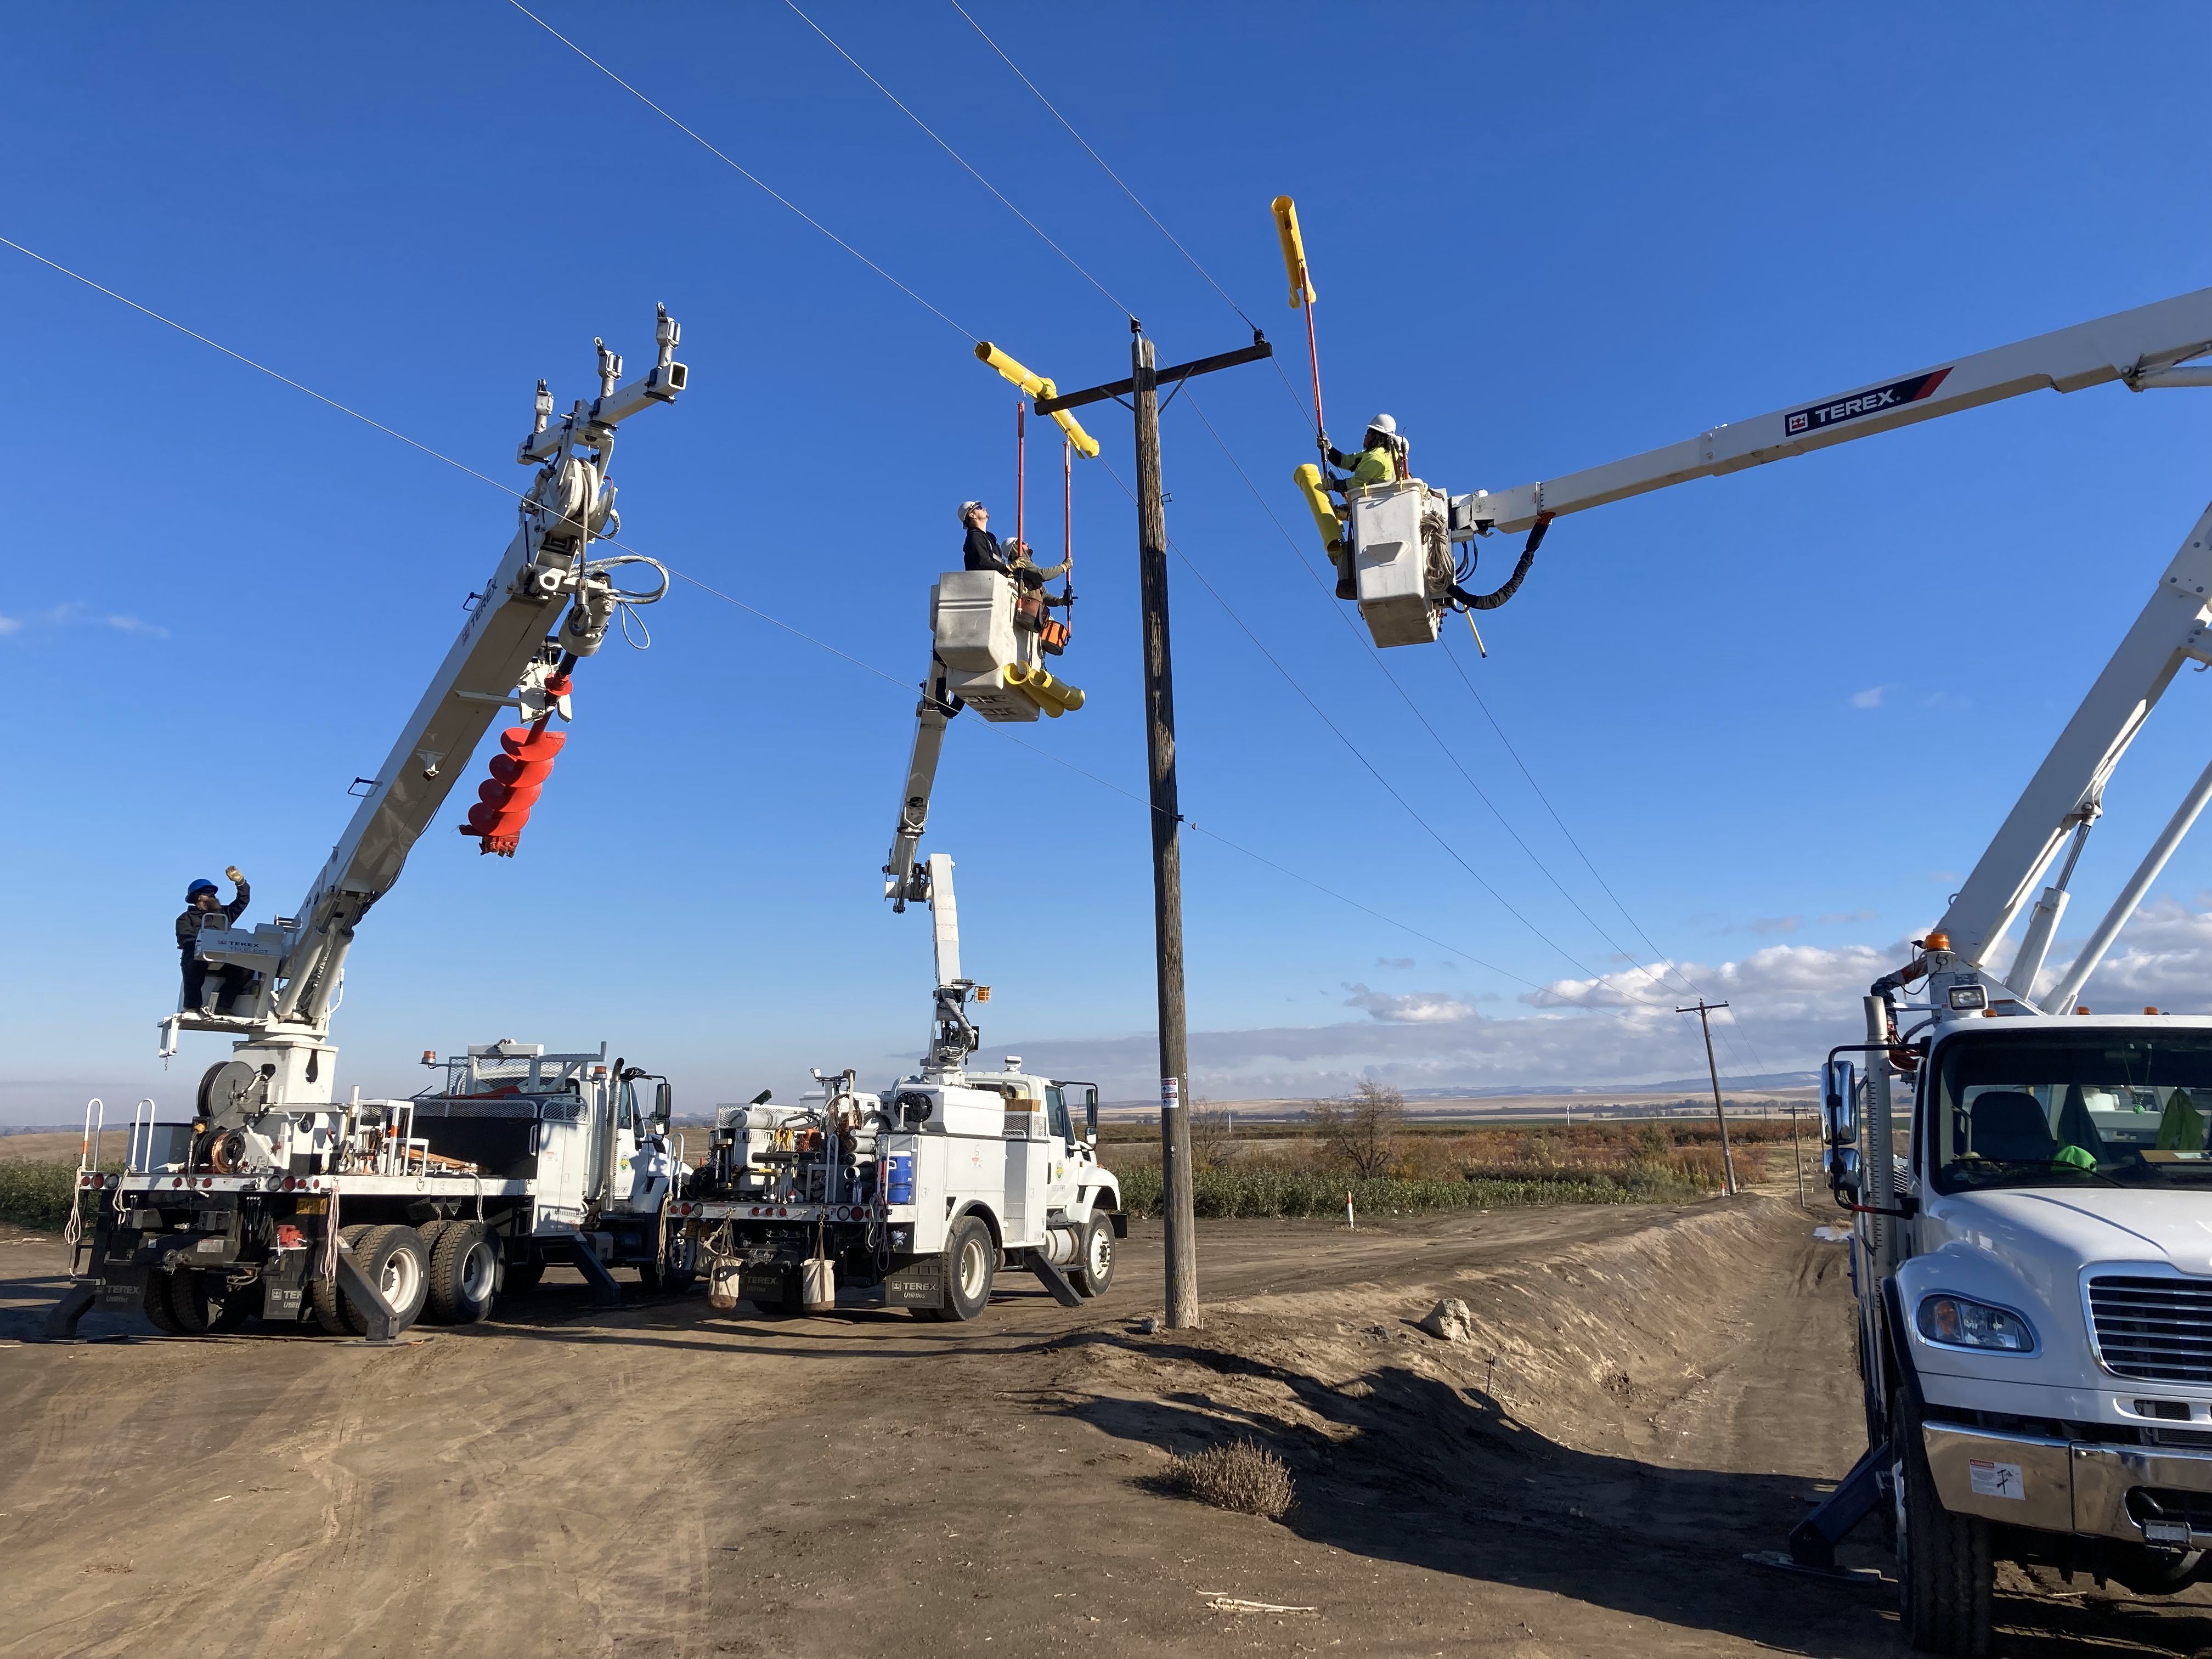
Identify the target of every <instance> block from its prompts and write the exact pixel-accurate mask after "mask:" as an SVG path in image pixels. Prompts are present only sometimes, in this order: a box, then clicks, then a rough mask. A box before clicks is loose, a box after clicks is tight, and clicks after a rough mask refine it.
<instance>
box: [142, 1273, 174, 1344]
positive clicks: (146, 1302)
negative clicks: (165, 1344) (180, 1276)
mask: <svg viewBox="0 0 2212 1659" xmlns="http://www.w3.org/2000/svg"><path fill="white" fill-rule="evenodd" d="M173 1277H174V1275H173V1274H171V1273H162V1272H161V1271H160V1270H159V1269H158V1268H157V1269H155V1270H154V1271H152V1272H149V1273H148V1274H147V1275H146V1291H145V1294H144V1295H143V1297H140V1298H139V1303H138V1307H139V1310H140V1311H141V1312H142V1313H143V1314H144V1315H145V1316H146V1322H147V1323H148V1324H149V1325H151V1326H152V1327H153V1328H155V1330H157V1331H159V1332H161V1334H162V1335H164V1336H182V1335H183V1334H184V1332H185V1328H184V1327H183V1326H181V1325H179V1324H178V1323H177V1316H176V1315H174V1314H173V1313H171V1312H170V1311H169V1280H170V1279H172V1278H173Z"/></svg>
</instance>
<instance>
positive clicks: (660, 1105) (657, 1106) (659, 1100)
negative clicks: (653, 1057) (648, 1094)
mask: <svg viewBox="0 0 2212 1659" xmlns="http://www.w3.org/2000/svg"><path fill="white" fill-rule="evenodd" d="M675 1110H676V1092H675V1091H674V1090H672V1089H671V1088H670V1087H669V1086H668V1079H666V1078H663V1079H660V1081H659V1082H658V1083H656V1084H654V1085H653V1121H654V1122H655V1123H658V1124H659V1126H660V1127H661V1128H662V1129H663V1130H665V1129H666V1128H667V1127H668V1120H669V1118H670V1117H671V1116H672V1115H674V1113H675Z"/></svg>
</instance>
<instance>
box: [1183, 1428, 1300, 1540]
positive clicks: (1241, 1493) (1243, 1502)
mask: <svg viewBox="0 0 2212 1659" xmlns="http://www.w3.org/2000/svg"><path fill="white" fill-rule="evenodd" d="M1160 1485H1161V1486H1164V1487H1165V1488H1166V1489H1167V1490H1169V1491H1170V1492H1181V1493H1182V1494H1183V1495H1184V1496H1186V1497H1189V1498H1196V1499H1198V1501H1199V1502H1200V1503H1201V1504H1212V1505H1213V1507H1214V1508H1216V1509H1218V1510H1236V1511H1237V1513H1238V1514H1240V1515H1264V1516H1267V1518H1268V1519H1269V1520H1270V1521H1273V1520H1274V1519H1276V1518H1277V1517H1278V1516H1280V1515H1281V1514H1282V1513H1283V1511H1284V1510H1287V1509H1289V1508H1290V1506H1291V1499H1292V1498H1294V1497H1295V1496H1296V1495H1297V1493H1296V1492H1295V1490H1294V1489H1293V1487H1292V1486H1291V1472H1290V1470H1289V1468H1287V1467H1285V1464H1284V1462H1283V1460H1282V1459H1281V1458H1279V1457H1278V1456H1276V1455H1274V1453H1273V1452H1271V1451H1267V1450H1265V1449H1262V1448H1261V1447H1259V1446H1256V1445H1255V1444H1253V1443H1252V1442H1250V1441H1249V1440H1235V1441H1231V1442H1230V1443H1227V1444H1225V1445H1219V1446H1208V1447H1207V1448H1206V1449H1205V1450H1204V1451H1196V1452H1188V1453H1186V1454H1184V1455H1182V1456H1180V1457H1177V1458H1176V1459H1174V1460H1173V1461H1172V1462H1170V1463H1169V1464H1168V1466H1167V1468H1166V1469H1165V1470H1164V1471H1163V1472H1162V1474H1161V1475H1160Z"/></svg>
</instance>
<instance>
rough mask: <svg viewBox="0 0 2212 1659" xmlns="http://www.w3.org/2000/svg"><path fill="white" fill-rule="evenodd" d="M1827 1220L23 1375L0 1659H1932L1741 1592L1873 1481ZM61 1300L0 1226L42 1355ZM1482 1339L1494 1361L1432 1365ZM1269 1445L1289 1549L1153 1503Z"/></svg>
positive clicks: (1277, 1231) (2189, 1635) (1891, 1625)
mask: <svg viewBox="0 0 2212 1659" xmlns="http://www.w3.org/2000/svg"><path fill="white" fill-rule="evenodd" d="M1825 1219H1826V1216H1824V1215H1815V1214H1814V1213H1812V1212H1808V1211H1805V1210H1801V1209H1799V1208H1798V1207H1797V1206H1796V1205H1795V1204H1794V1203H1790V1202H1788V1201H1785V1200H1781V1199H1777V1198H1769V1197H1751V1198H1745V1199H1739V1200H1733V1201H1715V1202H1711V1203H1707V1204H1704V1205H1698V1206H1688V1207H1686V1208H1683V1209H1661V1208H1634V1207H1619V1208H1581V1207H1576V1208H1557V1209H1531V1210H1510V1211H1507V1210H1501V1211H1497V1212H1488V1213H1480V1214H1473V1215H1468V1214H1455V1215H1450V1216H1443V1217H1424V1218H1407V1219H1401V1220H1382V1221H1378V1222H1376V1223H1373V1224H1370V1225H1363V1227H1362V1228H1361V1230H1360V1231H1358V1232H1357V1233H1349V1232H1346V1231H1345V1230H1344V1229H1343V1228H1342V1227H1341V1226H1340V1225H1333V1224H1329V1223H1324V1222H1320V1221H1300V1222H1220V1223H1212V1224H1201V1225H1200V1250H1201V1255H1200V1270H1201V1274H1202V1281H1201V1282H1202V1285H1203V1286H1204V1290H1205V1292H1206V1326H1205V1328H1203V1329H1202V1330H1200V1331H1196V1332H1162V1333H1159V1334H1150V1335H1146V1334H1139V1333H1138V1329H1137V1322H1138V1321H1139V1318H1140V1317H1141V1316H1145V1315H1147V1314H1152V1313H1156V1312H1157V1311H1158V1285H1159V1276H1160V1256H1159V1249H1158V1234H1157V1231H1155V1230H1153V1229H1152V1228H1150V1227H1148V1226H1144V1225H1139V1228H1138V1229H1137V1230H1136V1232H1135V1235H1134V1236H1133V1237H1132V1238H1131V1239H1130V1240H1129V1241H1128V1243H1127V1245H1126V1246H1125V1248H1124V1253H1123V1255H1122V1259H1121V1264H1120V1273H1119V1279H1118V1283H1117V1284H1116V1285H1115V1288H1114V1290H1113V1291H1111V1292H1109V1295H1108V1296H1107V1297H1106V1298H1105V1299H1104V1300H1103V1301H1102V1302H1099V1303H1095V1304H1090V1305H1088V1306H1086V1307H1085V1308H1084V1309H1082V1310H1063V1309H1061V1308H1060V1307H1058V1306H1057V1305H1055V1304H1054V1303H1053V1302H1052V1301H1051V1300H1050V1299H1049V1298H1048V1297H1046V1296H1045V1295H1044V1294H1043V1292H1042V1289H1041V1287H1039V1286H1037V1285H1035V1284H1034V1282H1033V1281H1030V1280H1028V1279H1025V1278H1024V1279H1014V1278H1012V1277H1008V1278H1006V1279H1002V1281H1001V1291H1000V1296H999V1297H998V1298H997V1300H996V1302H995V1303H994V1306H993V1307H992V1308H991V1309H990V1310H988V1311H987V1314H986V1315H985V1316H983V1317H982V1318H981V1319H980V1320H978V1321H977V1322H975V1323H974V1324H971V1325H968V1326H964V1327H963V1326H940V1325H924V1324H921V1323H917V1322H914V1321H912V1320H910V1319H908V1318H907V1317H906V1316H903V1315H898V1314H883V1313H869V1312H861V1311H857V1310H856V1311H852V1312H848V1313H845V1314H841V1315H840V1316H836V1317H824V1318H814V1319H788V1320H768V1319H762V1318H758V1317H755V1316H752V1315H751V1312H750V1309H749V1308H746V1307H743V1306H741V1307H740V1308H739V1309H738V1312H737V1313H736V1314H734V1315H731V1316H714V1315H713V1314H712V1313H711V1312H710V1311H709V1310H708V1308H707V1306H706V1305H705V1302H704V1299H703V1297H699V1296H697V1295H696V1294H694V1295H693V1296H691V1297H687V1298H681V1299H678V1298H659V1299H654V1300H640V1301H639V1302H637V1303H636V1304H634V1305H629V1306H625V1307H624V1308H623V1309H621V1310H597V1309H594V1308H592V1307H591V1306H590V1305H589V1304H587V1303H586V1301H585V1299H584V1297H583V1296H582V1293H581V1290H580V1285H578V1284H577V1283H576V1282H575V1281H574V1279H573V1278H570V1277H569V1276H568V1275H566V1274H559V1275H553V1276H549V1279H548V1281H547V1284H546V1285H545V1287H544V1288H543V1289H541V1290H540V1291H538V1292H537V1293H536V1294H535V1295H532V1296H531V1297H525V1298H520V1299H519V1300H518V1301H517V1302H516V1303H515V1304H513V1308H512V1309H511V1310H509V1311H507V1312H506V1313H504V1314H503V1315H502V1316H501V1317H500V1318H498V1319H496V1320H495V1321H494V1322H490V1323H489V1324H486V1325H483V1326H478V1327H476V1328H471V1329H467V1330H458V1331H444V1332H437V1333H435V1334H431V1335H430V1336H429V1339H428V1340H424V1341H420V1342H416V1343H414V1344H412V1345H410V1346H403V1347H398V1348H392V1349H376V1348H371V1347H368V1346H365V1345H360V1344H353V1343H342V1342H337V1341H334V1340H330V1339H327V1338H321V1337H294V1336H281V1337H280V1336H270V1335H246V1336H240V1337H236V1338H230V1339H216V1340H183V1339H173V1340H172V1339H157V1338H154V1337H152V1336H151V1335H150V1334H147V1330H146V1328H144V1327H143V1326H140V1325H138V1324H137V1322H136V1321H128V1322H126V1321H123V1320H119V1319H116V1318H113V1317H112V1316H100V1317H95V1318H94V1319H89V1320H88V1321H87V1322H86V1333H87V1334H88V1335H93V1336H118V1335H120V1334H123V1333H126V1332H127V1333H129V1334H128V1335H127V1336H124V1337H123V1339H122V1340H94V1341H91V1342H87V1343H83V1344H79V1345H70V1346H63V1345H42V1344H39V1343H36V1342H25V1343H22V1344H21V1346H0V1424H4V1425H5V1426H4V1427H0V1563H4V1568H0V1607H4V1610H5V1613H6V1618H5V1620H4V1621H0V1654H6V1655H28V1656H40V1659H45V1656H63V1655H70V1656H74V1655H125V1654H129V1655H133V1656H137V1655H143V1654H147V1653H159V1654H161V1655H164V1656H179V1659H192V1656H200V1655H209V1656H214V1655H222V1656H229V1659H247V1656H261V1655H270V1656H276V1655H283V1656H296V1655H315V1656H323V1655H330V1656H343V1659H354V1656H368V1655H416V1654H422V1653H428V1652H436V1653H438V1654H441V1655H446V1656H458V1659H469V1656H477V1655H483V1656H509V1655H517V1654H532V1655H537V1654H547V1655H554V1654H560V1655H566V1654H575V1655H597V1656H625V1659H626V1656H647V1655H654V1656H681V1659H691V1656H706V1655H720V1654H736V1655H761V1656H769V1655H787V1654H795V1655H846V1654H851V1655H875V1654H883V1655H897V1656H901V1659H914V1656H935V1655H951V1654H960V1655H963V1656H968V1655H975V1654H980V1653H981V1652H983V1651H984V1650H985V1649H986V1648H988V1649H989V1650H991V1651H993V1652H995V1653H1000V1654H1009V1655H1027V1654H1048V1653H1059V1652H1085V1651H1090V1652H1108V1651H1114V1650H1122V1651H1135V1652H1144V1653H1154V1652H1157V1653H1166V1654H1190V1655H1201V1654H1202V1655H1206V1656H1209V1659H1216V1656H1219V1655H1221V1654H1224V1653H1226V1652H1229V1651H1232V1650H1233V1651H1249V1652H1258V1653H1271V1654H1272V1653H1283V1654H1289V1653H1300V1652H1327V1651H1332V1650H1334V1651H1338V1652H1342V1653H1346V1654H1363V1655H1364V1654H1407V1655H1428V1654H1443V1653H1451V1654H1461V1653H1474V1654H1483V1655H1489V1654H1498V1655H1512V1656H1522V1659H1565V1656H1570V1655H1573V1656H1602V1659H1634V1656H1646V1655H1674V1654H1682V1655H1692V1654H1694V1655H1727V1654H1738V1653H1750V1652H1753V1651H1754V1650H1759V1649H1767V1650H1782V1651H1786V1652H1796V1653H1804V1654H1812V1655H1820V1656H1835V1659H1844V1656H1857V1655H1874V1654H1884V1655H1887V1654H1893V1653H1896V1652H1898V1651H1899V1642H1898V1639H1897V1636H1896V1621H1895V1617H1894V1614H1893V1611H1892V1606H1891V1596H1890V1594H1889V1593H1888V1592H1887V1590H1885V1589H1880V1588H1876V1589H1855V1588H1850V1587H1844V1586H1837V1585H1832V1584H1830V1583H1821V1582H1814V1581H1810V1580H1807V1579H1803V1578H1797V1577H1781V1576H1775V1575H1771V1574H1766V1573H1762V1572H1760V1571H1757V1570H1755V1569H1753V1568H1752V1567H1750V1566H1748V1565H1746V1564H1745V1563H1744V1561H1743V1560H1742V1559H1741V1558H1742V1553H1743V1552H1745V1551H1747V1550H1753V1549H1759V1548H1768V1547H1778V1546H1779V1544H1780V1542H1781V1540H1782V1537H1783V1534H1784V1533H1785V1532H1786V1531H1787V1529H1788V1528H1789V1527H1790V1525H1791V1524H1792V1523H1793V1522H1795V1521H1796V1519H1797V1518H1798V1517H1800V1516H1802V1514H1803V1513H1804V1512H1805V1508H1806V1504H1807V1503H1808V1500H1809V1499H1811V1498H1814V1497H1815V1496H1816V1495H1817V1494H1818V1493H1819V1492H1820V1491H1821V1490H1822V1489H1823V1486H1824V1485H1825V1483H1826V1482H1827V1481H1831V1480H1833V1479H1834V1478H1836V1477H1837V1476H1838V1475H1840V1474H1843V1473H1844V1470H1845V1469H1846V1468H1848V1467H1849V1465H1850V1462H1851V1461H1852V1459H1853V1457H1854V1456H1855V1455H1857V1452H1858V1450H1859V1449H1860V1447H1861V1445H1862V1443H1863V1441H1862V1439H1861V1429H1860V1425H1859V1421H1858V1416H1857V1405H1856V1401H1855V1389H1856V1383H1855V1382H1854V1379H1853V1378H1852V1376H1851V1375H1850V1370H1849V1363H1850V1361H1849V1356H1850V1317H1849V1307H1850V1302H1849V1294H1848V1289H1847V1286H1846V1284H1845V1282H1844V1280H1845V1268H1844V1257H1843V1255H1842V1253H1841V1250H1840V1249H1839V1248H1838V1247H1837V1246H1835V1245H1832V1244H1828V1243H1821V1242H1819V1241H1817V1240H1816V1239H1815V1238H1814V1237H1813V1227H1814V1225H1815V1223H1816V1222H1819V1221H1821V1220H1825ZM60 1264H61V1251H60V1249H59V1246H58V1243H56V1242H55V1241H54V1240H53V1239H52V1237H46V1236H40V1235H27V1234H21V1233H19V1232H17V1231H15V1230H0V1340H10V1341H12V1340H14V1339H21V1338H26V1337H30V1336H32V1335H33V1334H35V1332H36V1328H37V1325H36V1317H37V1315H38V1313H39V1312H40V1310H42V1308H43V1306H44V1305H45V1304H46V1302H48V1301H50V1300H51V1298H52V1296H53V1295H54V1294H55V1293H56V1292H57V1291H58V1288H59V1282H60V1281H59V1279H58V1267H60ZM556 1280H565V1281H566V1282H556ZM1444 1296H1455V1297H1462V1298H1463V1299H1465V1300H1466V1301H1467V1302H1468V1304H1470V1305H1471V1307H1472V1308H1473V1310H1474V1314H1475V1316H1476V1320H1477V1330H1476V1334H1475V1336H1474V1340H1472V1341H1469V1342H1464V1343H1458V1344H1453V1343H1446V1342H1443V1341H1440V1340H1437V1339H1436V1338H1433V1337H1431V1336H1429V1335H1427V1334H1424V1333H1422V1332H1421V1331H1419V1329H1417V1328H1415V1326H1414V1324H1413V1321H1415V1320H1417V1319H1418V1318H1419V1316H1421V1315H1423V1314H1424V1313H1425V1312H1426V1311H1427V1310H1428V1309H1429V1308H1430V1307H1431V1304H1433V1303H1434V1302H1435V1301H1436V1300H1437V1298H1438V1297H1444ZM1240 1434H1241V1435H1246V1436H1249V1437H1252V1438H1254V1439H1255V1440H1257V1441H1259V1442H1261V1443H1263V1444H1265V1445H1267V1446H1269V1447H1271V1448H1273V1449H1274V1450H1276V1451H1277V1452H1279V1454H1280V1455H1282V1456H1283V1457H1284V1458H1285V1459H1286V1460H1287V1461H1288V1462H1289V1463H1290V1465H1291V1468H1292V1470H1293V1472H1294V1474H1295V1477H1296V1479H1297V1504H1296V1505H1295V1506H1294V1507H1293V1508H1292V1509H1291V1510H1290V1512H1289V1513H1288V1514H1287V1515H1286V1516H1285V1518H1284V1519H1283V1520H1282V1521H1281V1522H1272V1521H1265V1520H1261V1519H1257V1518H1255V1517H1251V1516H1240V1515H1232V1514H1228V1513H1225V1512H1222V1511H1219V1510H1212V1509H1208V1508H1206V1507H1205V1506H1203V1505H1201V1504H1196V1503H1194V1502H1192V1501H1190V1500H1188V1499H1187V1498H1178V1497H1172V1496H1167V1495H1164V1494H1163V1493H1161V1492H1158V1491H1156V1490H1155V1489H1154V1488H1153V1486H1152V1477H1154V1476H1156V1474H1157V1473H1158V1470H1159V1468H1161V1466H1162V1465H1163V1464H1164V1462H1165V1461H1166V1459H1167V1457H1168V1455H1170V1452H1173V1451H1178V1450H1188V1449H1194V1448H1197V1447H1199V1446H1201V1445H1204V1444H1206V1443H1212V1442H1213V1441H1216V1440H1219V1439H1223V1438H1227V1437H1234V1436H1237V1435H1240ZM1856 1559H1859V1560H1862V1561H1864V1562H1868V1563H1874V1562H1877V1561H1880V1560H1881V1559H1883V1558H1881V1557H1880V1556H1879V1555H1877V1554H1875V1553H1873V1552H1872V1551H1871V1550H1867V1551H1863V1552H1861V1553H1859V1554H1858V1556H1857V1558H1856ZM2004 1587H2005V1589H2006V1592H2007V1593H2006V1594H2005V1595H2003V1596H2002V1601H2001V1607H2000V1618H2001V1620H2002V1622H2003V1624H2004V1625H2005V1626H2007V1629H2006V1633H2005V1637H2004V1644H2005V1649H2006V1650H2007V1651H2008V1652H2010V1653H2013V1654H2015V1655H2021V1656H2028V1659H2051V1656H2056V1655H2057V1654H2060V1653H2067V1654H2075V1653H2080V1652H2081V1651H2083V1650H2093V1651H2094V1652H2096V1653H2099V1654H2100V1655H2125V1654H2139V1653H2142V1654H2149V1653H2180V1654H2191V1653H2194V1652H2196V1651H2197V1650H2200V1649H2203V1648H2204V1647H2206V1646H2207V1645H2208V1644H2212V1606H2208V1605H2207V1604H2206V1603H2205V1601H2203V1599H2202V1598H2203V1593H2202V1592H2191V1597H2190V1598H2189V1599H2187V1600H2185V1601H2181V1602H2178V1603H2176V1602H2155V1601H2135V1600H2132V1599H2129V1598H2125V1597H2123V1596H2119V1595H2118V1594H2117V1592H2115V1593H2114V1595H2112V1596H2109V1597H2108V1596H2106V1595H2103V1594H2102V1593H2100V1592H2096V1591H2093V1589H2091V1588H2090V1586H2089V1585H2088V1583H2087V1580H2084V1581H2081V1583H2080V1584H2079V1585H2078V1586H2077V1587H2076V1589H2075V1593H2071V1594H2060V1593H2057V1589H2058V1588H2060V1587H2055V1586H2052V1585H2044V1586H2041V1587H2038V1586H2036V1585H2033V1584H2031V1583H2029V1582H2028V1581H2027V1580H2026V1579H2025V1578H2023V1577H2020V1576H2019V1575H2017V1574H2016V1573H2014V1572H2011V1571H2009V1570H2008V1573H2007V1577H2006V1580H2005V1586H2004ZM1236 1601H1244V1602H1248V1603H1249V1602H1257V1603H1267V1604H1273V1606H1274V1607H1277V1608H1280V1609H1284V1610H1279V1611H1258V1612H1255V1611H1238V1610H1234V1607H1233V1604H1234V1603H1235V1602H1236ZM1292 1609H1295V1610H1292Z"/></svg>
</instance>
